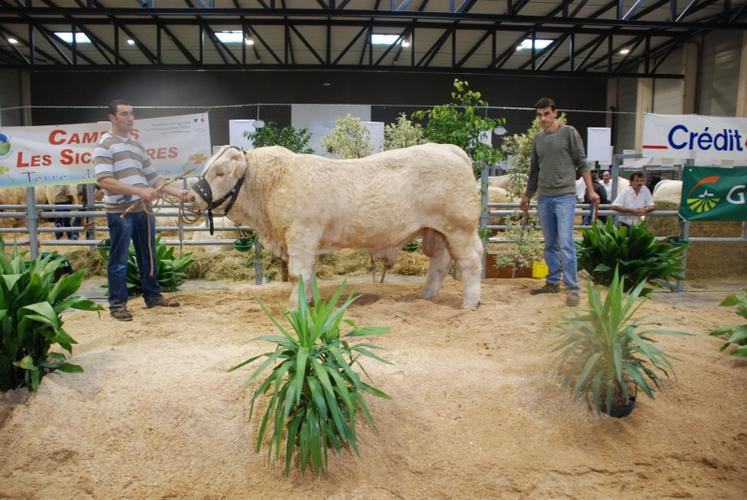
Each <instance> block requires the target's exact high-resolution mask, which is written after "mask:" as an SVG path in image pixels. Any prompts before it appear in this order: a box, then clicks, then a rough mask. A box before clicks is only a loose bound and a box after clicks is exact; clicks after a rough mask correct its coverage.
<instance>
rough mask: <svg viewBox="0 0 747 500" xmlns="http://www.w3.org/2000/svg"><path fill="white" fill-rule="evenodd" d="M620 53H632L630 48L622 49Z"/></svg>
mask: <svg viewBox="0 0 747 500" xmlns="http://www.w3.org/2000/svg"><path fill="white" fill-rule="evenodd" d="M620 54H622V55H627V54H630V49H620Z"/></svg>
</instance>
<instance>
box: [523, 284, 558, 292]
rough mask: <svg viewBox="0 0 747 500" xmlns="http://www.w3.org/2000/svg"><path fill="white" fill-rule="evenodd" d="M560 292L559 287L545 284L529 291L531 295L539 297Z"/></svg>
mask: <svg viewBox="0 0 747 500" xmlns="http://www.w3.org/2000/svg"><path fill="white" fill-rule="evenodd" d="M559 291H560V285H556V284H555V283H545V286H543V287H542V288H533V289H531V290H530V291H529V293H530V294H532V295H539V294H541V293H558V292H559Z"/></svg>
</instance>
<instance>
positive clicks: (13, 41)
mask: <svg viewBox="0 0 747 500" xmlns="http://www.w3.org/2000/svg"><path fill="white" fill-rule="evenodd" d="M8 43H9V44H11V45H15V44H17V43H18V40H16V39H15V38H8Z"/></svg>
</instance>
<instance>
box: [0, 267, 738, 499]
mask: <svg viewBox="0 0 747 500" xmlns="http://www.w3.org/2000/svg"><path fill="white" fill-rule="evenodd" d="M419 279H420V278H419ZM360 281H361V282H360V283H357V284H355V287H356V288H357V290H358V291H359V292H360V293H362V294H363V296H362V298H361V300H360V302H361V303H360V304H358V305H355V306H354V307H352V309H351V314H350V316H351V317H352V318H353V319H354V320H356V321H357V322H359V323H360V324H366V325H389V326H391V327H392V332H391V333H390V334H389V335H387V336H384V337H382V338H381V339H380V341H379V343H380V344H381V345H382V346H384V347H385V348H386V351H385V356H386V357H387V358H388V359H390V360H391V361H393V362H394V365H393V366H386V365H380V364H376V363H367V364H366V367H367V369H368V370H369V373H370V374H371V376H372V377H373V379H374V382H375V384H376V385H377V386H380V387H381V388H382V389H383V390H385V391H387V392H388V393H389V394H391V395H392V396H393V398H394V399H393V400H391V401H385V400H377V399H374V398H370V399H369V401H370V405H371V407H372V411H373V414H374V416H375V418H376V422H377V424H378V427H379V432H378V434H377V433H375V432H373V431H372V430H370V429H367V428H365V427H362V428H361V431H360V447H361V457H360V459H358V458H356V457H354V456H353V455H351V454H350V453H343V454H342V455H338V456H333V457H331V459H330V472H329V475H328V476H327V477H322V478H319V479H314V478H313V477H312V476H310V475H307V476H306V477H301V476H299V475H298V474H297V473H294V474H292V475H291V477H290V478H285V477H283V475H282V471H281V466H280V465H277V466H269V467H268V466H267V465H266V463H265V456H264V455H263V454H260V455H257V454H255V453H254V451H253V446H254V442H253V440H254V436H255V432H256V428H257V423H256V422H252V423H247V421H246V418H247V403H248V400H249V396H250V389H248V388H242V386H241V385H242V383H243V381H244V380H245V379H247V378H248V376H249V374H250V370H244V371H239V372H233V373H228V372H226V369H227V368H228V367H230V366H232V365H233V364H234V363H236V362H238V361H241V360H243V359H246V358H247V357H249V356H251V355H254V354H256V353H260V352H263V351H264V350H265V349H266V345H262V344H261V343H255V342H249V339H251V338H253V337H254V336H257V335H260V334H264V333H267V332H268V331H270V329H271V324H270V322H269V320H267V319H266V318H265V317H264V316H263V315H262V314H261V312H260V311H259V309H258V306H257V305H256V304H255V303H254V301H253V300H252V299H251V296H252V295H253V294H258V295H259V296H261V297H262V298H263V300H265V301H266V302H268V303H269V304H271V305H273V308H274V309H276V310H279V309H280V306H279V304H285V302H286V298H287V294H288V292H289V290H290V288H289V285H287V284H282V283H273V284H270V285H265V286H262V287H255V286H251V285H246V284H236V283H233V284H226V283H218V284H216V283H204V282H203V283H201V284H200V285H199V286H201V287H202V288H200V289H197V288H195V287H196V286H197V285H196V284H195V283H194V282H192V284H191V285H188V286H187V288H188V290H187V291H183V292H178V293H176V294H173V295H174V296H176V297H178V298H179V299H180V300H181V301H182V307H181V308H179V309H177V310H168V311H163V310H150V309H145V308H144V307H143V305H142V302H141V301H140V300H134V301H133V302H132V309H133V312H134V314H135V321H133V322H132V323H120V322H117V321H114V320H112V319H111V318H110V317H109V316H108V315H107V314H103V315H102V317H101V319H98V318H97V317H96V316H95V314H90V313H81V312H77V311H76V312H71V313H69V314H67V315H66V318H65V319H66V328H67V329H68V331H69V332H70V333H71V334H72V335H73V336H74V337H75V338H76V339H77V340H78V342H79V345H78V346H76V348H75V356H74V357H73V362H76V363H79V364H81V365H83V367H84V368H85V373H83V374H79V375H58V374H52V375H50V376H48V377H46V378H45V379H44V381H43V383H42V386H41V388H40V390H39V392H38V394H36V395H33V396H32V397H31V398H30V399H29V400H28V401H27V402H25V403H22V404H20V405H17V406H15V407H14V408H13V410H12V412H11V413H10V416H8V417H7V418H6V420H5V422H4V423H3V424H2V427H1V428H0V449H2V450H3V455H2V460H0V497H6V496H9V497H13V498H115V497H116V498H122V497H126V498H169V497H174V498H307V497H308V498H329V497H333V498H360V499H363V498H366V499H368V498H466V497H469V498H499V497H509V496H510V497H533V498H549V497H552V498H558V497H563V498H567V497H587V498H661V497H690V496H694V497H699V498H743V495H744V491H745V490H746V489H747V463H745V460H744V449H745V446H747V433H745V431H744V429H743V428H742V427H743V426H742V425H741V423H742V422H744V420H745V417H747V400H746V399H745V398H744V387H745V383H747V364H745V363H744V362H739V361H737V360H734V359H731V358H729V357H727V356H725V355H723V354H722V353H719V352H718V348H719V346H720V341H719V340H718V339H716V338H713V337H708V336H707V335H706V332H707V330H708V328H710V327H713V326H714V325H720V324H725V323H731V322H734V321H736V319H737V318H736V316H735V315H733V314H731V313H729V312H728V311H727V310H725V309H723V308H718V307H716V304H717V303H718V301H719V300H720V298H721V297H722V296H724V295H725V292H724V291H723V290H721V291H719V293H718V294H712V295H710V296H708V297H707V298H706V300H699V301H689V302H688V301H686V296H683V295H680V296H677V297H675V296H674V295H673V294H663V293H657V294H656V295H655V298H654V300H652V301H651V302H649V303H647V305H645V306H644V309H643V310H644V312H646V313H651V314H654V315H655V317H656V319H657V320H659V321H661V322H662V323H663V325H664V327H667V328H675V329H687V330H688V331H690V332H692V333H694V334H695V336H693V337H687V338H666V339H664V341H663V342H662V345H663V346H664V348H666V349H667V350H668V351H669V352H671V353H672V354H673V355H674V356H676V357H677V358H678V360H677V361H676V362H675V363H676V364H675V366H676V368H677V374H678V377H677V379H676V380H671V381H670V382H668V383H667V386H668V390H667V392H666V393H665V394H661V395H659V396H658V397H657V400H656V401H650V400H648V399H645V398H644V399H642V400H641V401H640V402H639V404H638V405H637V407H636V410H635V412H634V413H633V415H632V417H630V418H628V419H625V420H622V421H620V420H614V419H610V418H606V417H603V418H600V417H597V416H595V415H593V414H591V413H589V412H588V411H587V409H586V406H585V404H584V403H581V402H576V401H572V400H571V399H570V397H569V394H568V393H566V392H561V391H559V390H558V389H557V387H556V385H555V383H554V382H553V381H552V379H551V378H550V374H549V365H550V360H551V357H550V356H549V355H548V349H547V345H548V342H549V340H550V337H549V336H548V335H547V332H548V331H549V328H550V327H551V325H553V324H555V323H556V322H557V321H558V319H559V318H560V317H561V316H563V315H566V314H567V313H568V310H567V309H566V308H565V307H564V306H563V303H562V297H559V296H537V297H530V296H529V295H528V289H529V288H530V287H531V286H534V285H535V284H536V283H537V282H536V281H533V280H528V279H524V280H487V281H486V282H485V284H484V288H483V300H484V302H483V305H482V306H481V307H480V309H479V310H478V311H475V312H469V311H462V310H460V309H458V306H459V304H460V303H461V288H460V287H459V284H458V283H456V282H454V281H453V280H451V279H448V280H447V284H446V286H445V287H444V289H443V290H442V292H441V294H440V296H439V297H438V298H437V299H436V300H435V301H433V302H429V301H424V300H421V299H419V298H418V293H419V290H420V286H421V285H420V284H418V283H387V284H383V285H379V284H372V283H370V282H368V281H367V279H366V278H364V277H362V278H360ZM189 288H191V289H189ZM333 288H334V284H332V283H330V282H327V283H326V284H325V285H324V286H323V293H325V294H327V295H328V294H331V292H332V290H333Z"/></svg>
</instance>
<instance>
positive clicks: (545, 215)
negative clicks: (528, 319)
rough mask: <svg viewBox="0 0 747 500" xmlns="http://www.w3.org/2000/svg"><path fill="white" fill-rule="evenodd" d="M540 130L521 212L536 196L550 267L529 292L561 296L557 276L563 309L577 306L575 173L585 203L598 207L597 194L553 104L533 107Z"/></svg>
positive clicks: (573, 136)
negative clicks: (584, 193)
mask: <svg viewBox="0 0 747 500" xmlns="http://www.w3.org/2000/svg"><path fill="white" fill-rule="evenodd" d="M534 107H535V108H536V111H537V120H538V121H539V122H540V126H541V127H542V131H541V132H540V133H539V134H537V135H536V136H535V138H534V142H533V143H532V153H531V166H530V169H529V179H528V181H527V189H526V191H525V193H524V195H523V196H522V197H521V209H522V210H524V211H525V212H526V211H527V210H529V200H531V199H532V196H534V193H535V192H539V201H538V202H537V213H538V214H539V219H540V225H541V226H542V234H543V235H544V238H545V262H546V263H547V266H548V267H549V274H548V275H547V282H546V283H545V286H543V287H541V288H535V289H534V290H532V291H531V292H530V293H531V294H532V295H537V294H540V293H558V292H560V278H561V272H562V277H563V281H564V282H565V286H566V304H567V305H569V306H577V305H578V304H579V293H578V289H579V285H578V264H577V262H576V244H575V242H574V241H573V219H574V217H575V210H576V185H575V183H576V170H578V171H580V172H581V177H583V180H584V183H585V184H586V191H587V192H588V193H589V199H590V200H591V203H592V205H594V207H595V208H597V207H599V195H597V193H596V192H594V187H593V186H592V184H591V175H590V174H589V166H588V165H587V163H586V161H585V160H584V145H583V142H582V141H581V136H579V135H578V132H577V131H576V129H575V128H573V127H571V126H570V125H561V124H560V123H558V122H557V121H556V119H557V117H558V111H557V106H556V105H555V101H553V100H552V99H550V98H548V97H543V98H542V99H540V100H539V101H537V103H536V104H535V106H534Z"/></svg>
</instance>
